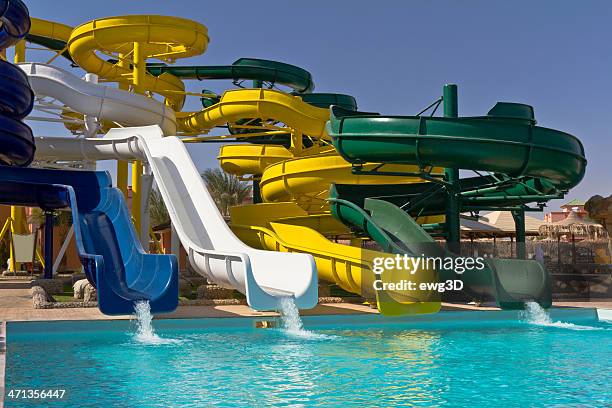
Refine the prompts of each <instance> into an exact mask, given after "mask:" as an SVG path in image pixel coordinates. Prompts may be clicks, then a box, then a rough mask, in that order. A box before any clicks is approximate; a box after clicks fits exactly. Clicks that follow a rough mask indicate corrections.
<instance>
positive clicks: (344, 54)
mask: <svg viewBox="0 0 612 408" xmlns="http://www.w3.org/2000/svg"><path fill="white" fill-rule="evenodd" d="M26 2H27V4H28V7H29V9H30V12H31V15H32V16H34V17H39V18H44V19H48V20H53V21H58V22H62V23H65V24H69V25H77V24H80V23H83V22H86V21H88V20H91V19H94V18H98V17H106V16H113V15H122V14H162V15H175V16H181V17H186V18H191V19H194V20H197V21H199V22H201V23H203V24H204V25H206V26H207V27H208V29H209V35H210V38H211V42H210V45H209V48H208V50H207V52H206V53H205V54H204V55H201V56H199V57H196V58H192V59H189V60H181V61H180V62H179V63H198V64H202V65H206V64H210V65H213V64H231V63H232V62H233V61H234V60H236V59H238V58H240V57H257V58H265V59H273V60H278V61H283V62H287V63H291V64H295V65H298V66H300V67H303V68H305V69H307V70H309V71H310V72H311V73H312V74H313V76H314V79H315V83H316V91H319V92H339V93H347V94H350V95H353V96H355V97H356V98H357V102H358V104H359V108H360V110H367V111H376V112H381V113H385V114H415V113H417V112H418V111H419V110H420V109H421V108H423V107H425V106H426V105H428V104H429V103H430V102H431V101H433V100H434V99H435V98H437V97H438V96H439V95H440V94H441V89H442V85H443V84H444V83H451V82H452V83H457V84H458V85H459V112H460V115H462V116H463V115H465V116H468V115H482V114H485V113H486V112H487V111H488V109H489V108H491V107H492V106H493V105H494V104H495V102H497V101H512V102H522V103H527V104H530V105H533V106H534V108H535V113H536V118H537V120H538V122H539V124H540V125H542V126H546V127H552V128H556V129H560V130H563V131H567V132H570V133H572V134H574V135H576V136H578V137H579V138H580V139H581V140H582V142H583V144H584V146H585V149H586V154H587V159H588V161H589V164H588V167H587V174H586V177H585V179H584V180H583V182H582V183H581V184H580V185H579V186H578V187H576V188H575V189H574V190H573V191H571V192H570V194H569V195H568V196H567V200H570V199H573V198H581V199H587V198H588V197H590V196H591V195H593V194H601V195H608V194H610V193H612V163H611V162H612V135H611V133H612V130H611V129H610V125H609V123H608V120H610V118H611V117H612V100H611V99H610V98H611V96H612V49H611V48H610V43H611V41H612V25H611V24H610V17H611V16H612V2H610V1H606V0H600V1H588V2H575V1H552V0H549V1H450V0H449V1H426V0H420V1H399V0H398V1H377V2H369V1H368V2H365V1H364V2H354V1H320V0H315V1H302V2H288V1H286V0H285V1H265V0H261V1H236V0H235V1H232V2H225V1H201V0H173V1H125V0H105V1H89V0H80V1H74V0H62V1H48V0H32V1H26ZM31 55H32V57H33V58H32V59H34V58H40V60H44V57H45V56H44V55H43V54H42V53H39V52H33V53H32V54H31ZM229 85H230V84H229V83H218V82H217V83H206V84H203V83H199V84H198V83H194V84H192V85H190V89H194V90H200V89H201V88H202V87H205V88H209V89H213V90H215V91H220V90H222V89H223V88H224V87H229ZM196 102H197V101H194V102H192V103H191V104H190V105H189V106H190V107H192V108H195V107H196V106H197V104H196ZM34 129H35V131H36V133H37V134H40V135H66V131H65V130H64V129H63V128H62V127H60V126H53V125H40V124H35V125H34ZM190 153H191V154H192V157H193V158H194V161H195V163H196V165H197V166H198V168H201V169H203V168H206V167H213V166H216V165H217V163H216V159H215V157H216V155H217V153H218V149H217V147H216V146H214V145H198V146H195V147H190ZM102 168H105V169H106V168H109V167H108V166H105V165H102ZM563 201H565V200H563ZM559 204H561V202H559V201H553V202H551V204H550V208H552V209H556V208H558V205H559Z"/></svg>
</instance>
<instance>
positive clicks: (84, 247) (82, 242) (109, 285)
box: [0, 167, 178, 315]
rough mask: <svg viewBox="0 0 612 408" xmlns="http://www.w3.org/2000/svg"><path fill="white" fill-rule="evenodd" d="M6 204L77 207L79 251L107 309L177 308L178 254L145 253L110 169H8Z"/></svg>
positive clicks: (2, 175)
mask: <svg viewBox="0 0 612 408" xmlns="http://www.w3.org/2000/svg"><path fill="white" fill-rule="evenodd" d="M0 204H17V205H25V206H37V207H41V208H42V209H43V210H47V211H51V210H54V209H58V208H66V207H67V208H70V209H71V211H72V220H73V225H74V232H75V240H76V245H77V250H78V253H79V256H80V258H81V262H82V263H83V267H84V269H85V274H86V275H87V279H88V280H89V281H90V282H91V283H92V284H93V285H94V286H95V287H96V288H97V291H98V305H99V308H100V310H101V311H102V313H104V314H107V315H118V314H130V313H132V312H133V311H134V302H136V301H140V300H148V301H149V302H150V305H151V311H152V312H153V313H167V312H171V311H173V310H175V309H176V307H177V305H178V263H177V259H176V257H175V256H174V255H153V254H147V253H145V252H144V251H143V249H142V246H141V245H140V241H139V240H138V239H137V237H136V231H135V229H134V226H133V224H132V222H131V219H130V215H129V212H128V209H127V206H126V203H125V200H124V198H123V195H122V193H121V191H119V190H118V189H116V188H113V187H112V184H111V178H110V175H109V174H108V173H107V172H101V171H78V170H47V169H35V168H15V167H4V168H2V171H0Z"/></svg>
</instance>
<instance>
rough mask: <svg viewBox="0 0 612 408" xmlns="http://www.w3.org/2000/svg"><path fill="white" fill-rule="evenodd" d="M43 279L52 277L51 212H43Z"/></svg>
mask: <svg viewBox="0 0 612 408" xmlns="http://www.w3.org/2000/svg"><path fill="white" fill-rule="evenodd" d="M43 278H45V279H53V213H52V212H50V211H47V212H45V272H44V275H43Z"/></svg>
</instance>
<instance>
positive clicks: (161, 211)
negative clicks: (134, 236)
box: [149, 189, 170, 227]
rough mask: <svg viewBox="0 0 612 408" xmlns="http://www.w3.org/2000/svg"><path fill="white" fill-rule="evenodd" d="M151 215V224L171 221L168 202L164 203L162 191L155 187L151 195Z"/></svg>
mask: <svg viewBox="0 0 612 408" xmlns="http://www.w3.org/2000/svg"><path fill="white" fill-rule="evenodd" d="M149 216H150V217H151V225H152V226H154V227H157V226H158V225H163V224H167V223H169V222H170V215H169V214H168V209H167V208H166V204H164V200H163V199H162V196H161V193H160V192H159V191H157V190H155V189H153V190H151V195H150V196H149Z"/></svg>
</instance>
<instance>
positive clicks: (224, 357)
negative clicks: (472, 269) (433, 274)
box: [5, 310, 612, 407]
mask: <svg viewBox="0 0 612 408" xmlns="http://www.w3.org/2000/svg"><path fill="white" fill-rule="evenodd" d="M532 320H533V319H532ZM552 320H553V321H555V320H562V321H564V322H566V323H557V322H553V323H547V322H545V321H544V322H541V321H537V322H535V323H534V322H531V323H529V322H526V321H524V320H520V318H519V317H518V316H517V315H516V313H514V312H441V313H440V314H438V315H435V316H426V317H413V318H401V319H399V318H398V319H389V318H381V317H380V316H377V315H358V316H318V317H306V318H304V324H305V326H306V328H307V329H309V330H311V331H312V334H307V335H305V336H301V335H294V334H288V333H286V332H284V331H283V330H281V329H257V328H255V327H254V321H253V320H252V319H243V318H231V319H198V320H163V321H162V320H159V321H155V324H156V326H157V328H158V332H159V334H160V335H161V337H162V338H163V339H166V340H167V341H165V342H162V343H163V344H156V345H151V344H143V343H141V342H139V341H138V340H137V339H135V337H134V334H133V331H132V329H131V328H130V327H129V326H130V323H128V322H112V321H103V322H57V323H52V322H46V323H10V324H9V326H8V329H7V332H8V344H7V369H6V389H7V392H8V391H10V390H11V389H65V390H66V392H65V396H64V399H61V400H54V401H53V402H50V400H47V401H46V402H47V403H49V405H50V406H57V407H64V406H66V407H69V406H70V407H74V406H80V407H90V406H91V407H93V406H106V407H111V406H112V407H157V406H159V407H167V406H210V405H218V406H288V405H289V406H338V405H341V406H345V407H349V406H449V407H450V406H452V407H477V406H487V407H491V406H499V407H513V406H517V407H518V406H521V407H522V406H544V405H546V406H568V405H574V406H605V405H608V404H611V403H612V387H611V386H610V384H611V383H612V374H611V370H610V361H612V324H609V323H605V322H602V321H598V320H597V317H596V312H594V311H593V310H565V311H553V313H552ZM132 324H133V323H132ZM5 403H6V406H7V407H17V406H19V407H22V406H34V405H35V404H40V403H41V401H40V400H27V399H19V400H16V399H10V398H7V399H6V401H5Z"/></svg>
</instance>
